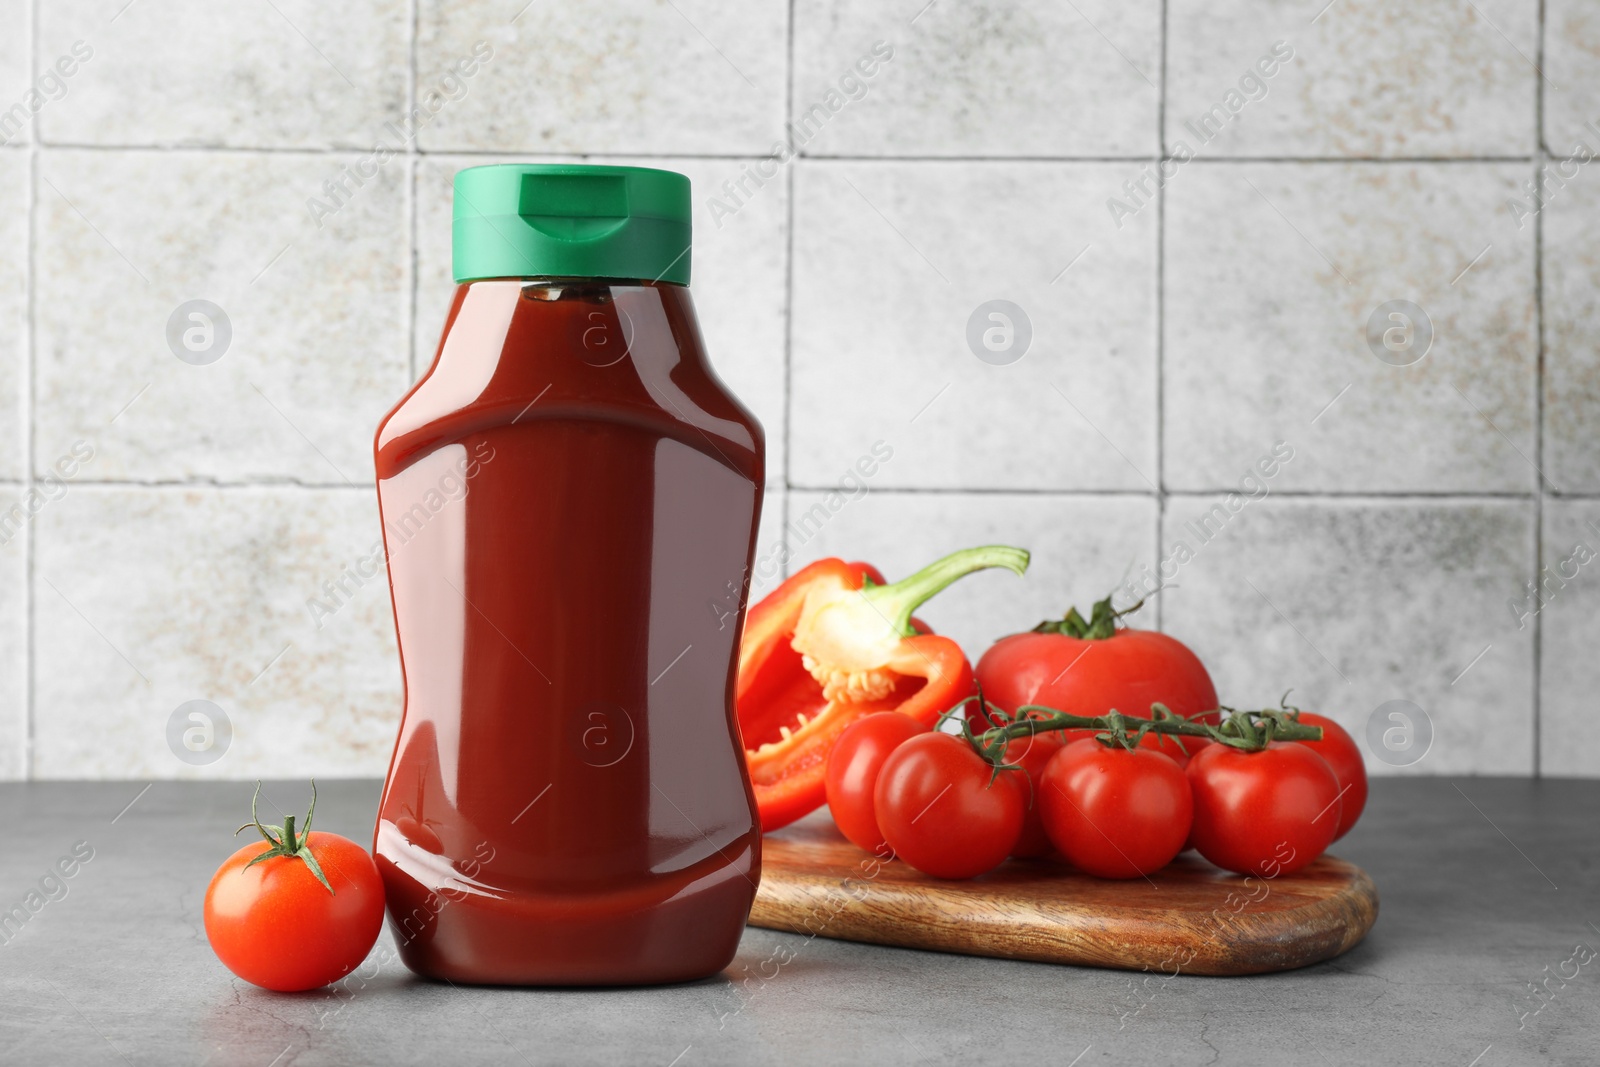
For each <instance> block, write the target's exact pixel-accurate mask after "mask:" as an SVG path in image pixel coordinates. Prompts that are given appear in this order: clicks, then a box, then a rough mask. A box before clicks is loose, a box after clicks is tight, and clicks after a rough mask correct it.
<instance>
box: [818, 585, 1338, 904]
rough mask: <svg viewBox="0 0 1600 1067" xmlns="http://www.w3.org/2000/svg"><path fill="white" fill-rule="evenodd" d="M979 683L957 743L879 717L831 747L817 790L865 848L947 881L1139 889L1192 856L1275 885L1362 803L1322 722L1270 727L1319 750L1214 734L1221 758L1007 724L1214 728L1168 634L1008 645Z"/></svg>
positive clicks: (1209, 706) (1141, 738) (1205, 742)
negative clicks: (1013, 874) (1062, 869)
mask: <svg viewBox="0 0 1600 1067" xmlns="http://www.w3.org/2000/svg"><path fill="white" fill-rule="evenodd" d="M1097 607H1098V606H1097ZM1069 619H1070V617H1069ZM977 673H978V680H979V682H980V684H981V685H982V686H983V692H984V697H983V698H982V699H981V700H980V702H979V706H981V707H984V708H989V709H995V710H994V711H992V712H988V711H986V712H984V713H979V712H978V711H977V710H976V709H975V708H972V709H969V710H968V711H967V713H966V714H967V722H966V725H965V727H963V728H962V729H961V731H960V732H959V733H955V732H946V731H939V730H935V731H928V730H927V729H925V728H924V727H923V726H921V725H920V724H918V723H916V722H914V721H912V720H910V719H909V718H907V717H906V716H905V715H902V714H900V713H898V712H895V711H884V712H879V713H876V714H872V715H868V716H865V717H863V718H861V719H860V720H858V721H857V722H855V723H854V724H853V725H851V726H850V727H849V728H848V729H847V730H845V731H844V732H843V733H842V734H841V735H840V737H839V739H838V741H837V742H836V744H835V745H834V747H833V749H832V751H831V752H830V753H829V757H828V765H827V775H826V786H827V797H828V805H829V808H830V809H831V810H832V812H833V817H834V821H835V822H836V823H837V824H838V826H839V829H840V831H841V832H842V833H843V834H844V835H845V836H846V837H847V838H849V839H850V840H851V841H853V842H854V843H855V844H857V845H859V846H861V847H862V848H865V849H869V850H872V851H878V850H881V849H882V848H883V847H884V846H885V845H887V846H888V847H889V848H891V849H893V850H894V852H895V854H896V855H897V856H899V858H901V859H903V860H905V861H906V862H907V863H909V864H910V865H911V866H913V867H915V868H917V869H918V870H920V871H923V872H925V873H927V874H931V875H934V876H936V877H940V878H972V877H976V876H977V875H980V874H983V873H985V872H987V871H989V870H992V869H993V868H995V867H996V866H998V865H999V864H1000V863H1001V862H1002V861H1003V860H1005V859H1006V858H1007V857H1008V856H1014V857H1018V858H1031V857H1039V856H1046V855H1050V854H1051V853H1054V854H1056V855H1058V856H1059V857H1060V858H1061V859H1064V860H1066V861H1067V862H1068V863H1070V864H1071V865H1072V866H1074V867H1075V868H1077V869H1078V870H1081V871H1083V872H1085V873H1087V874H1091V875H1095V876H1098V877H1101V878H1139V877H1144V876H1148V875H1150V874H1151V873H1153V872H1155V871H1158V870H1160V869H1161V868H1162V867H1165V866H1166V865H1167V864H1168V863H1170V862H1172V860H1173V859H1174V858H1175V857H1176V856H1177V855H1178V854H1179V853H1180V852H1182V851H1184V850H1185V849H1187V848H1191V847H1192V848H1194V849H1195V850H1196V851H1198V852H1199V853H1200V855H1201V856H1203V857H1205V858H1206V859H1207V860H1209V861H1210V862H1212V863H1214V864H1216V865H1217V866H1218V867H1222V868H1224V869H1226V870H1229V871H1235V872H1238V873H1240V874H1253V875H1257V876H1260V877H1267V878H1271V877H1276V876H1277V875H1279V874H1287V873H1290V872H1293V871H1296V870H1299V869H1300V868H1302V867H1304V866H1306V865H1307V864H1309V863H1310V862H1312V861H1313V860H1314V859H1316V858H1317V857H1318V856H1319V855H1321V854H1322V853H1323V851H1324V850H1326V849H1327V847H1328V846H1329V845H1330V844H1331V843H1333V842H1334V841H1336V840H1337V839H1338V838H1340V837H1342V836H1343V835H1344V834H1345V833H1346V832H1348V831H1349V830H1350V828H1351V827H1352V826H1354V825H1355V822H1356V820H1357V819H1358V818H1359V817H1360V815H1361V811H1362V808H1363V807H1364V806H1365V804H1366V796H1367V781H1366V771H1365V769H1364V767H1363V765H1362V759H1361V752H1360V749H1359V748H1358V747H1357V746H1356V743H1355V741H1354V740H1353V739H1352V738H1351V736H1350V735H1349V733H1347V732H1346V731H1345V730H1344V729H1343V728H1341V727H1340V726H1339V725H1338V724H1337V723H1335V722H1333V721H1332V720H1330V719H1328V718H1326V717H1324V716H1321V715H1314V714H1311V713H1301V712H1294V713H1292V714H1285V715H1277V716H1273V718H1274V720H1275V721H1276V722H1279V723H1284V722H1292V723H1298V724H1300V725H1302V726H1320V727H1321V728H1322V732H1323V736H1322V739H1321V740H1271V736H1270V734H1268V735H1267V736H1266V738H1265V739H1264V743H1261V742H1260V741H1258V742H1256V743H1251V742H1250V741H1249V740H1248V739H1235V738H1233V737H1232V735H1229V734H1224V735H1223V738H1224V741H1231V742H1232V743H1223V742H1221V741H1217V740H1214V739H1210V738H1196V737H1189V736H1184V737H1179V736H1176V735H1173V734H1164V735H1163V734H1157V733H1154V732H1149V730H1150V727H1148V726H1145V727H1144V731H1145V732H1143V733H1142V734H1141V733H1140V731H1139V730H1138V729H1137V728H1136V729H1134V730H1131V731H1130V730H1122V731H1120V736H1118V735H1117V734H1115V733H1113V734H1104V733H1101V734H1098V736H1097V732H1096V731H1094V730H1077V729H1060V727H1062V726H1065V725H1066V722H1062V721H1057V722H1056V723H1055V724H1054V726H1053V727H1052V728H1049V729H1048V730H1047V729H1043V728H1040V729H1038V730H1034V726H1037V725H1038V723H1039V722H1047V718H1048V717H1045V718H1040V719H1038V722H1036V723H1034V724H1030V725H1029V730H1033V732H1023V731H1022V729H1021V725H1020V724H1021V723H1024V722H1026V721H1027V719H1028V718H1031V717H1035V716H1036V714H1037V713H1035V712H1032V711H1028V712H1023V713H1022V717H1021V718H1018V717H1017V716H1015V715H1013V714H1011V713H1012V712H1015V711H1016V709H1018V708H1029V707H1038V706H1040V705H1048V706H1052V707H1055V708H1062V709H1070V712H1071V714H1073V715H1081V716H1086V717H1089V716H1111V715H1113V713H1114V712H1115V711H1117V710H1118V709H1119V708H1120V709H1124V711H1125V713H1126V715H1127V717H1128V720H1129V722H1130V723H1134V724H1138V723H1139V720H1141V719H1148V718H1150V717H1151V715H1152V714H1153V713H1152V711H1151V710H1150V708H1151V705H1154V704H1160V705H1165V706H1166V707H1167V708H1171V709H1173V713H1172V716H1171V717H1172V718H1180V717H1181V718H1183V719H1187V720H1189V721H1191V722H1199V723H1207V724H1216V723H1218V722H1219V721H1221V715H1222V713H1221V711H1220V710H1218V709H1217V703H1216V693H1215V689H1214V688H1213V687H1212V684H1211V679H1210V676H1209V675H1208V674H1207V673H1206V670H1205V668H1204V666H1203V665H1201V663H1200V660H1199V659H1198V658H1197V657H1196V656H1195V655H1194V653H1193V652H1191V651H1190V650H1189V649H1188V648H1186V647H1184V646H1183V645H1182V644H1180V643H1179V642H1177V641H1176V640H1174V639H1172V638H1170V637H1167V636H1166V635H1163V634H1153V633H1148V632H1145V631H1137V630H1128V629H1120V628H1118V629H1114V630H1113V631H1112V632H1111V633H1110V635H1109V636H1105V635H1103V636H1097V637H1078V636H1074V635H1072V634H1068V633H1061V632H1048V633H1045V632H1035V633H1031V634H1018V635H1014V636H1013V637H1009V638H1005V639H1003V640H1001V641H1000V642H999V643H998V644H996V645H995V646H994V647H993V648H992V649H990V651H989V653H988V654H986V655H985V656H984V657H983V659H982V660H980V661H979V664H978V668H977ZM1141 712H1142V713H1141ZM1069 721H1070V720H1069ZM1012 724H1018V725H1012ZM954 725H955V726H960V725H961V724H960V723H959V721H956V722H955V723H954ZM1007 726H1011V729H1010V730H1009V731H1008V732H1005V733H1001V732H999V731H1001V730H1002V729H1004V728H1006V727H1007ZM1280 728H1281V729H1285V732H1288V731H1287V729H1286V728H1283V727H1280ZM986 731H994V732H990V733H987V734H986V733H985V732H986ZM1299 732H1300V733H1301V734H1302V735H1304V734H1306V733H1308V731H1304V730H1301V731H1299ZM1007 737H1009V738H1010V740H1009V741H1006V740H1005V739H1006V738H1007ZM1001 742H1004V744H1003V747H1002V744H1001Z"/></svg>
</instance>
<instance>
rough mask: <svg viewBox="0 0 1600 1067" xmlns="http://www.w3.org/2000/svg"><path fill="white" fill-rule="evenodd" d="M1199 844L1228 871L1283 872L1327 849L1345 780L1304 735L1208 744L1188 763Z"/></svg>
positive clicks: (1264, 874) (1273, 874)
mask: <svg viewBox="0 0 1600 1067" xmlns="http://www.w3.org/2000/svg"><path fill="white" fill-rule="evenodd" d="M1188 775H1189V787H1190V788H1191V789H1192V790H1193V791H1194V838H1193V840H1194V847H1195V848H1196V849H1197V850H1199V852H1200V855H1202V856H1204V857H1205V858H1206V859H1208V860H1210V861H1211V862H1212V863H1215V864H1216V865H1217V866H1218V867H1221V868H1223V869H1225V870H1229V871H1236V872H1238V873H1239V874H1254V875H1257V876H1259V877H1263V878H1275V877H1277V876H1278V875H1280V874H1289V873H1291V872H1293V871H1297V870H1299V869H1300V868H1302V867H1304V866H1305V865H1306V864H1308V863H1310V862H1311V861H1312V860H1314V859H1316V858H1317V857H1318V856H1320V855H1322V853H1323V850H1325V849H1326V848H1327V847H1328V845H1329V844H1330V843H1332V841H1333V836H1334V834H1335V833H1336V832H1337V831H1338V828H1339V780H1338V779H1337V778H1336V777H1334V774H1333V770H1332V769H1331V768H1329V766H1328V763H1327V761H1326V760H1324V759H1323V758H1322V757H1321V756H1319V755H1317V754H1316V753H1315V752H1313V751H1312V750H1311V749H1310V748H1309V747H1307V746H1306V745H1303V744H1300V743H1299V742H1296V741H1274V742H1272V743H1271V744H1270V745H1268V746H1267V747H1266V748H1264V749H1262V750H1261V751H1259V752H1246V751H1244V750H1241V749H1237V748H1232V747H1230V746H1228V745H1217V744H1212V745H1207V746H1206V747H1205V748H1203V749H1201V750H1200V751H1199V752H1197V753H1195V757H1194V759H1192V760H1190V761H1189V766H1188Z"/></svg>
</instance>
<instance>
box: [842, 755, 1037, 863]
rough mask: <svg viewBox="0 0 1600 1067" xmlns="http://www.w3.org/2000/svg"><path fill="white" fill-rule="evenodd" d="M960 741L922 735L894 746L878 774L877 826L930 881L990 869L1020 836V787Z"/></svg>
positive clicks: (1022, 805)
mask: <svg viewBox="0 0 1600 1067" xmlns="http://www.w3.org/2000/svg"><path fill="white" fill-rule="evenodd" d="M1016 777H1017V772H1016V771H1006V770H998V769H996V768H995V767H994V766H993V765H992V764H990V763H989V762H988V761H987V760H985V759H984V757H983V756H981V755H979V754H978V752H977V751H975V750H974V749H973V747H972V745H971V744H970V743H968V742H967V741H966V740H965V739H964V738H961V737H955V736H952V735H950V734H944V733H926V734H921V735H919V736H917V737H913V738H911V739H910V740H909V741H906V742H905V743H903V744H901V745H900V746H899V747H898V748H896V749H895V750H894V751H893V752H892V753H891V754H890V755H889V758H888V759H887V760H885V761H884V764H883V769H882V770H881V771H880V772H879V773H878V782H877V786H876V787H875V790H874V794H873V799H874V803H875V804H876V807H877V814H878V828H879V829H880V830H882V831H883V837H884V840H885V841H887V842H888V844H889V847H890V848H892V849H894V851H895V854H896V855H897V856H898V857H899V858H901V859H903V860H905V861H906V862H907V863H909V864H910V865H911V866H913V867H915V868H916V869H917V870H919V871H922V872H923V873H925V874H931V875H933V876H934V877H936V878H974V877H976V876H978V875H980V874H983V873H985V872H987V871H990V870H993V869H994V868H995V867H997V866H999V865H1000V862H1001V861H1002V860H1004V859H1005V858H1006V856H1007V855H1009V854H1010V852H1011V849H1012V846H1013V845H1015V844H1016V841H1017V837H1018V835H1019V834H1021V833H1022V817H1023V812H1024V809H1025V808H1026V806H1027V798H1026V796H1025V793H1026V786H1024V785H1022V784H1020V783H1018V782H1017V781H1015V778H1016Z"/></svg>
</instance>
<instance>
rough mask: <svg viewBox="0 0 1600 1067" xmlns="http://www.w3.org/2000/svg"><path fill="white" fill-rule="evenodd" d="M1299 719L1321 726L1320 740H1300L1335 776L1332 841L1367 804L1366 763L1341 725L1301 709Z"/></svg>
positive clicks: (1343, 832)
mask: <svg viewBox="0 0 1600 1067" xmlns="http://www.w3.org/2000/svg"><path fill="white" fill-rule="evenodd" d="M1300 721H1301V722H1303V723H1305V724H1306V725H1307V726H1320V727H1322V740H1321V741H1301V742H1298V743H1299V744H1302V745H1305V746H1306V747H1307V748H1309V749H1311V750H1312V751H1314V752H1315V753H1316V754H1317V755H1319V756H1321V757H1322V758H1323V759H1324V760H1326V761H1327V763H1328V766H1329V767H1330V768H1331V769H1332V770H1333V776H1334V777H1335V778H1337V779H1339V802H1340V805H1341V807H1340V814H1339V829H1338V831H1337V832H1336V833H1335V834H1334V835H1333V839H1334V840H1335V841H1337V840H1339V838H1341V837H1343V836H1344V835H1345V834H1347V833H1349V832H1350V828H1351V827H1352V826H1354V825H1355V824H1356V820H1357V819H1359V818H1361V812H1362V811H1363V810H1365V808H1366V806H1367V766H1366V763H1365V762H1364V761H1363V760H1362V758H1361V748H1360V746H1359V745H1357V744H1356V742H1355V738H1353V737H1351V736H1350V734H1349V732H1348V731H1347V730H1345V728H1344V727H1343V726H1340V725H1339V724H1338V723H1336V722H1334V721H1333V720H1332V719H1330V718H1328V717H1327V716H1326V715H1317V714H1314V713H1313V712H1309V711H1302V712H1301V713H1300Z"/></svg>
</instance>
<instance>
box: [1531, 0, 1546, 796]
mask: <svg viewBox="0 0 1600 1067" xmlns="http://www.w3.org/2000/svg"><path fill="white" fill-rule="evenodd" d="M1545 3H1546V0H1539V40H1538V41H1537V42H1535V54H1536V55H1537V56H1538V57H1539V58H1538V62H1537V64H1536V65H1535V73H1537V74H1538V75H1539V76H1538V77H1536V78H1535V79H1534V94H1533V141H1534V145H1533V147H1534V154H1535V157H1536V159H1535V162H1534V164H1533V187H1534V188H1535V189H1538V188H1540V185H1539V179H1540V177H1541V175H1542V174H1543V173H1544V169H1545V166H1546V164H1547V162H1548V160H1549V151H1548V149H1547V148H1546V146H1545V140H1544V76H1543V71H1544V66H1545V55H1544V43H1545ZM1533 337H1534V395H1533V412H1534V418H1533V434H1534V438H1533V454H1534V455H1535V456H1536V457H1538V460H1539V466H1536V467H1535V468H1534V485H1535V486H1536V487H1537V489H1538V497H1537V499H1536V501H1535V503H1534V510H1533V580H1534V583H1535V584H1534V588H1535V589H1536V590H1537V589H1538V588H1539V586H1538V582H1539V580H1540V575H1541V574H1542V573H1543V571H1544V506H1545V479H1544V472H1543V470H1542V467H1543V465H1544V464H1545V462H1546V460H1545V455H1544V385H1545V382H1544V377H1545V351H1544V212H1543V211H1539V212H1537V213H1536V214H1535V215H1534V216H1533ZM1535 602H1537V598H1536V600H1535ZM1543 616H1544V613H1543V612H1542V611H1541V612H1535V613H1534V616H1533V633H1532V634H1531V635H1530V636H1529V641H1530V642H1531V643H1532V645H1533V685H1532V689H1533V693H1532V698H1533V701H1532V702H1533V777H1534V778H1535V779H1537V778H1540V777H1542V776H1543V774H1544V756H1543V752H1542V751H1541V749H1542V746H1543V741H1544V723H1543V715H1544V709H1543V706H1542V696H1543V690H1544V678H1543V658H1544V624H1543V622H1542V619H1543Z"/></svg>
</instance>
